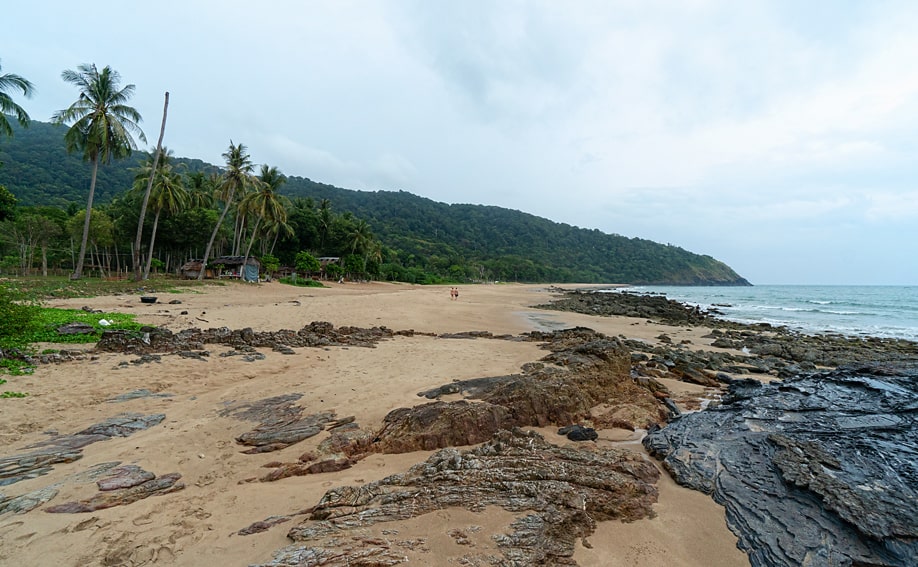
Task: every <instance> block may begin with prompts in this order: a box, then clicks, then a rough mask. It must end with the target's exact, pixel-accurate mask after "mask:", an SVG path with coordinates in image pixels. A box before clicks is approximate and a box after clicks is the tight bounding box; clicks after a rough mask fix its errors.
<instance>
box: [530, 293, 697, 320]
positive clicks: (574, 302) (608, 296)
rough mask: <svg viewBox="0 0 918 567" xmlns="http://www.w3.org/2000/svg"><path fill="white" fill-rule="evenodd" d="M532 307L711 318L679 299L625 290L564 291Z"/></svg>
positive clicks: (608, 314) (607, 314) (602, 313)
mask: <svg viewBox="0 0 918 567" xmlns="http://www.w3.org/2000/svg"><path fill="white" fill-rule="evenodd" d="M559 291H564V290H559ZM535 308H536V309H552V310H555V311H571V312H574V313H583V314H585V315H599V316H603V317H613V316H618V317H639V318H641V319H651V320H654V321H658V322H661V323H666V324H669V325H705V324H707V323H709V322H710V321H711V319H712V314H711V313H709V312H706V311H702V310H700V309H698V308H696V307H691V306H689V305H685V304H684V303H679V302H678V301H675V300H672V299H669V298H667V297H666V296H664V295H656V294H645V293H632V292H628V291H614V292H605V291H603V292H598V291H588V290H573V291H565V292H564V297H562V298H561V299H557V300H555V301H552V302H551V303H548V304H546V305H536V306H535Z"/></svg>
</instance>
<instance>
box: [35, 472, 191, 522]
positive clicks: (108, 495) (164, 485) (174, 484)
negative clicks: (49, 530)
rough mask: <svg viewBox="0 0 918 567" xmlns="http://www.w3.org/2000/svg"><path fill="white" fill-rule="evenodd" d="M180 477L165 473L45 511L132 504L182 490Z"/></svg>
mask: <svg viewBox="0 0 918 567" xmlns="http://www.w3.org/2000/svg"><path fill="white" fill-rule="evenodd" d="M180 478H182V475H180V474H179V473H169V474H164V475H162V476H160V477H157V478H154V479H152V480H148V481H146V482H144V483H142V484H138V485H136V486H132V487H130V488H123V489H120V490H112V491H109V492H102V493H101V494H97V495H96V496H93V497H92V498H89V499H87V500H79V501H76V502H67V503H65V504H58V505H56V506H50V507H48V508H45V512H49V513H51V514H78V513H82V512H95V511H96V510H103V509H105V508H112V507H114V506H122V505H125V504H131V503H133V502H136V501H138V500H142V499H144V498H148V497H150V496H154V495H162V494H169V493H172V492H176V491H178V490H182V489H183V488H185V484H184V483H182V482H178V480H179V479H180Z"/></svg>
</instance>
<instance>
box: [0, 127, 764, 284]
mask: <svg viewBox="0 0 918 567" xmlns="http://www.w3.org/2000/svg"><path fill="white" fill-rule="evenodd" d="M14 128H15V129H16V133H15V136H14V137H13V138H2V139H0V162H2V163H3V166H2V167H0V185H5V186H6V187H7V188H8V189H9V190H10V191H11V192H12V193H13V194H14V195H15V196H16V197H17V199H19V203H20V204H21V205H54V206H58V207H61V208H65V209H66V208H68V207H70V208H74V206H76V207H79V208H82V207H83V203H84V202H85V198H86V193H87V191H88V186H89V166H88V165H87V164H86V163H85V162H83V161H82V160H81V158H80V156H78V155H68V154H67V153H66V151H65V149H64V142H63V133H64V128H63V127H60V126H54V125H51V124H47V123H42V122H35V121H33V122H32V124H31V126H30V127H29V128H26V129H22V128H19V127H18V126H16V125H15V124H14ZM145 156H146V154H145V153H143V152H135V154H134V155H133V156H132V157H131V158H130V159H127V160H122V161H117V162H114V163H112V164H110V165H106V166H104V167H100V168H99V180H98V183H97V188H96V202H98V203H100V204H101V203H106V202H108V201H111V199H112V198H113V197H116V196H118V195H120V194H122V193H123V192H124V191H126V190H127V189H128V188H130V186H131V183H132V181H133V175H134V174H133V173H132V172H131V171H130V170H131V168H135V167H137V166H138V164H139V163H140V161H141V160H142V159H143V158H144V157H145ZM175 161H176V162H183V163H185V164H186V165H187V166H188V169H189V170H204V169H211V168H213V167H214V166H212V165H210V164H207V163H205V162H203V161H201V160H197V159H187V158H181V159H176V160H175ZM281 192H282V193H283V194H286V195H288V196H289V197H291V198H296V197H301V198H306V199H311V200H312V201H314V202H315V203H316V204H318V203H320V202H321V201H322V200H324V199H327V200H328V201H329V202H330V204H331V206H332V207H333V208H334V210H335V211H337V212H339V213H340V212H350V213H353V215H354V216H356V217H358V218H361V219H364V220H366V221H368V223H369V225H370V227H371V229H372V231H373V233H374V235H375V236H376V237H377V238H378V239H379V240H380V242H381V243H382V244H383V245H384V246H385V247H387V248H388V249H389V250H390V251H392V252H393V253H394V255H395V257H397V258H398V262H399V263H400V264H401V265H403V266H405V267H411V266H417V267H419V268H422V269H424V270H426V271H428V272H431V273H437V274H440V275H441V276H444V277H449V276H450V274H451V271H452V270H454V269H455V268H456V267H465V269H464V270H463V277H464V278H466V277H472V278H473V279H499V280H514V281H529V282H536V281H554V282H614V283H633V284H675V285H749V283H748V282H747V281H746V280H745V279H743V278H742V277H741V276H739V275H738V274H737V273H736V272H734V271H733V270H732V269H731V268H730V267H729V266H727V265H726V264H724V263H722V262H719V261H717V260H715V259H714V258H712V257H710V256H703V255H699V254H694V253H691V252H688V251H686V250H683V249H682V248H679V247H677V246H672V245H663V244H659V243H656V242H652V241H649V240H644V239H639V238H627V237H624V236H619V235H609V234H604V233H602V232H600V231H598V230H589V229H583V228H577V227H573V226H570V225H566V224H559V223H555V222H552V221H550V220H547V219H544V218H540V217H536V216H534V215H530V214H527V213H522V212H519V211H515V210H510V209H505V208H501V207H493V206H483V205H448V204H445V203H439V202H435V201H432V200H430V199H426V198H423V197H418V196H416V195H412V194H410V193H406V192H402V191H398V192H394V191H376V192H366V191H352V190H348V189H341V188H338V187H334V186H331V185H326V184H322V183H316V182H314V181H311V180H309V179H307V178H303V177H296V176H289V177H288V178H287V183H286V185H284V186H283V189H282V191H281ZM470 266H476V267H475V268H474V269H472V270H471V271H472V272H475V271H477V272H479V273H469V269H468V268H469V267H470ZM456 276H457V281H461V280H459V279H458V276H459V274H458V273H457V274H456Z"/></svg>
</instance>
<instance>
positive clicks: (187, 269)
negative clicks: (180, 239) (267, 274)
mask: <svg viewBox="0 0 918 567" xmlns="http://www.w3.org/2000/svg"><path fill="white" fill-rule="evenodd" d="M243 262H245V266H243ZM203 265H204V262H203V261H202V260H189V261H188V262H185V264H184V265H183V266H182V268H181V270H182V277H185V278H197V277H198V274H199V273H201V269H202V267H203ZM260 271H261V262H259V261H258V258H253V257H251V256H250V257H249V259H248V261H246V259H245V257H244V256H220V257H219V258H214V259H213V260H211V261H210V263H209V264H208V266H207V268H206V270H205V272H204V277H205V278H208V279H212V278H216V279H224V278H227V279H241V280H243V281H247V282H257V281H258V273H259V272H260Z"/></svg>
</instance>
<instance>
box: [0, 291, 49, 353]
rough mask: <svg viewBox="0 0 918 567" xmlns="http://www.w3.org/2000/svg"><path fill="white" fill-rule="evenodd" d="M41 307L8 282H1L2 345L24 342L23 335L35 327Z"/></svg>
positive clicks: (0, 342)
mask: <svg viewBox="0 0 918 567" xmlns="http://www.w3.org/2000/svg"><path fill="white" fill-rule="evenodd" d="M39 314H40V309H39V308H38V307H37V306H36V305H34V304H33V303H31V302H29V301H28V300H26V299H25V296H24V295H23V294H22V293H18V292H17V291H16V290H14V289H12V288H11V287H10V286H9V285H8V284H6V283H3V284H0V347H9V346H15V345H19V344H22V343H21V342H20V339H21V337H22V336H23V334H25V333H26V332H27V331H28V330H30V329H31V328H33V327H34V325H35V321H36V320H37V318H38V316H39Z"/></svg>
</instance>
